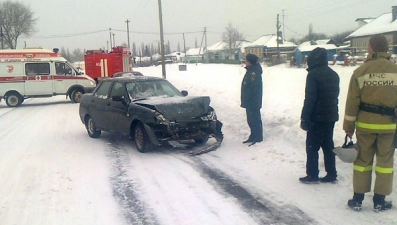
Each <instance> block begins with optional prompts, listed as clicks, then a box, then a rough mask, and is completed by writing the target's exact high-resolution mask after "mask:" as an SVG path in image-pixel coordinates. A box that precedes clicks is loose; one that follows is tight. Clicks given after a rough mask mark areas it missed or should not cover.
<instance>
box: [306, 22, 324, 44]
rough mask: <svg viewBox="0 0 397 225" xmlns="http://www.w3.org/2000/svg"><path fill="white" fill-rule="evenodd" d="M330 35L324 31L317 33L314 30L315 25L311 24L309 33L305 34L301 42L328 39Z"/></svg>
mask: <svg viewBox="0 0 397 225" xmlns="http://www.w3.org/2000/svg"><path fill="white" fill-rule="evenodd" d="M328 38H329V37H328V36H327V35H326V34H323V33H315V32H313V25H312V24H310V25H309V33H308V34H307V35H306V36H304V37H303V38H302V39H300V43H303V42H305V41H312V42H313V43H314V42H315V41H316V40H321V39H328Z"/></svg>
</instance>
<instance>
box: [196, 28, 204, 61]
mask: <svg viewBox="0 0 397 225" xmlns="http://www.w3.org/2000/svg"><path fill="white" fill-rule="evenodd" d="M204 35H205V27H204V33H203V37H202V38H201V43H200V48H199V54H198V56H199V57H200V53H201V49H202V48H203V41H204ZM203 55H204V53H203ZM197 62H198V59H197V60H196V65H197Z"/></svg>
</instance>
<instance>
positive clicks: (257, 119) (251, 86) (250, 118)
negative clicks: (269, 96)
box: [241, 54, 263, 146]
mask: <svg viewBox="0 0 397 225" xmlns="http://www.w3.org/2000/svg"><path fill="white" fill-rule="evenodd" d="M245 65H246V67H245V68H246V69H247V72H246V73H245V75H244V79H243V82H242V84H241V107H242V108H245V110H246V113H247V122H248V126H249V127H250V129H251V134H250V136H249V137H248V139H247V140H245V141H243V143H250V145H249V146H251V145H254V144H255V143H257V142H261V141H263V128H262V118H261V112H260V109H261V108H262V93H263V87H262V67H261V65H260V64H259V63H258V56H256V55H254V54H247V56H246V60H245Z"/></svg>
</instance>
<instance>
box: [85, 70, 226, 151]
mask: <svg viewBox="0 0 397 225" xmlns="http://www.w3.org/2000/svg"><path fill="white" fill-rule="evenodd" d="M187 95H188V92H187V91H179V90H178V89H177V88H175V87H174V86H173V85H172V84H171V83H170V82H168V81H167V80H165V79H162V78H158V77H147V76H135V77H119V78H110V79H105V80H103V81H102V82H101V83H100V84H99V85H98V87H97V88H96V89H95V90H94V91H93V92H92V93H89V94H84V95H83V97H82V99H81V103H80V108H79V114H80V119H81V121H82V122H83V124H84V125H85V127H86V129H87V132H88V135H89V136H90V137H92V138H98V137H99V136H100V135H101V131H109V132H116V133H120V134H123V135H126V136H128V137H130V138H131V139H132V140H134V142H135V145H136V148H137V150H138V151H139V152H147V151H149V150H150V149H152V148H153V147H154V146H160V145H162V144H164V143H166V142H168V141H182V140H192V141H194V142H195V143H198V144H204V143H206V142H207V141H208V138H210V137H214V138H215V139H216V140H217V142H216V143H218V144H217V146H219V144H220V143H221V142H222V140H223V136H222V132H221V127H222V123H221V122H219V121H218V120H217V116H216V113H215V110H214V109H213V108H212V107H211V106H210V97H208V96H187ZM217 146H215V147H217ZM212 150H213V149H212Z"/></svg>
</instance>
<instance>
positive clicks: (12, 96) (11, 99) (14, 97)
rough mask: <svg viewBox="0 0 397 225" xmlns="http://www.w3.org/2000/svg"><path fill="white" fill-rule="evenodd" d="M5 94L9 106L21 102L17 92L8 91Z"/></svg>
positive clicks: (21, 99)
mask: <svg viewBox="0 0 397 225" xmlns="http://www.w3.org/2000/svg"><path fill="white" fill-rule="evenodd" d="M6 96H7V97H6V104H7V105H8V106H9V107H17V106H20V105H21V104H22V102H23V97H22V96H21V95H20V94H19V93H18V92H10V93H7V94H6Z"/></svg>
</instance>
